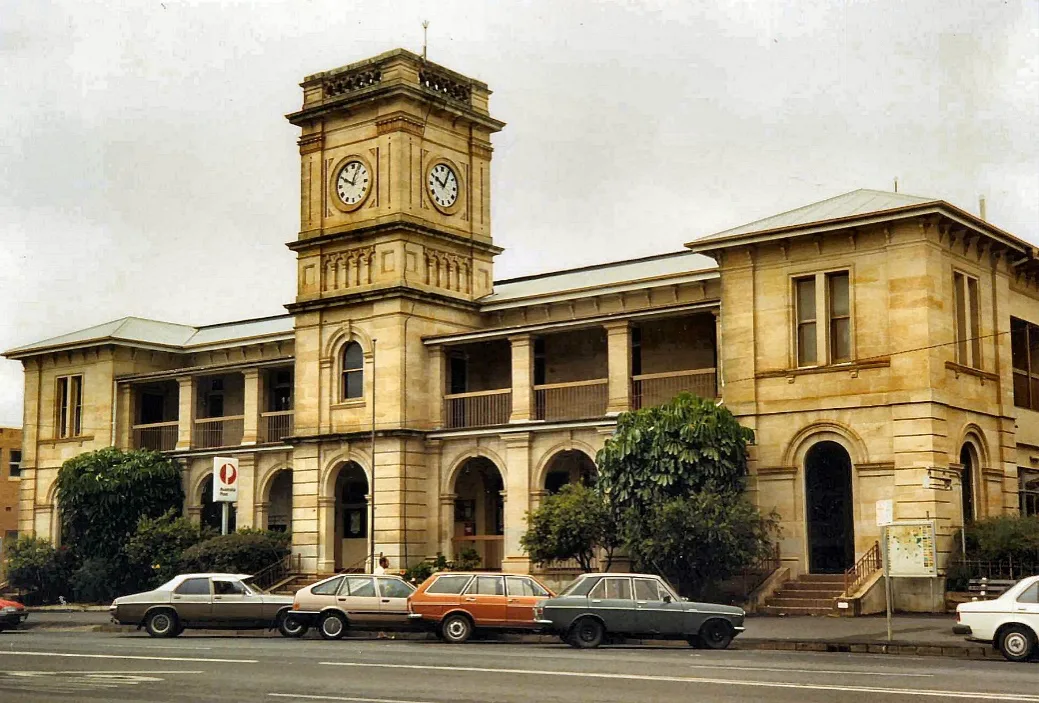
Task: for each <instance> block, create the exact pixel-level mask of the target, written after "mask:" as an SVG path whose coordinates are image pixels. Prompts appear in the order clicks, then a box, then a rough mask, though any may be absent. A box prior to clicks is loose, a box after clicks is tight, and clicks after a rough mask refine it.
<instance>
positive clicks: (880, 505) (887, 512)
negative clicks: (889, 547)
mask: <svg viewBox="0 0 1039 703" xmlns="http://www.w3.org/2000/svg"><path fill="white" fill-rule="evenodd" d="M894 521H895V501H893V500H878V501H877V526H879V527H883V526H884V525H890V524H891V523H893V522H894Z"/></svg>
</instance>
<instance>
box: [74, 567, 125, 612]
mask: <svg viewBox="0 0 1039 703" xmlns="http://www.w3.org/2000/svg"><path fill="white" fill-rule="evenodd" d="M125 583H126V578H125V574H123V573H120V564H119V563H118V562H114V561H111V560H109V559H102V558H99V557H94V558H93V559H87V560H86V561H84V562H83V565H82V566H80V567H79V568H78V569H76V570H75V571H73V572H72V577H71V578H70V579H69V585H70V586H71V587H72V595H73V597H74V598H75V600H76V602H77V603H109V602H111V600H112V599H113V598H115V597H116V596H119V595H122V594H123V590H124V584H125Z"/></svg>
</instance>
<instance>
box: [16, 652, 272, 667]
mask: <svg viewBox="0 0 1039 703" xmlns="http://www.w3.org/2000/svg"><path fill="white" fill-rule="evenodd" d="M0 656H8V657H69V658H75V659H136V660H139V661H153V662H213V663H214V664H259V663H260V662H259V660H258V659H204V658H202V657H145V656H142V655H139V654H68V653H65V652H0Z"/></svg>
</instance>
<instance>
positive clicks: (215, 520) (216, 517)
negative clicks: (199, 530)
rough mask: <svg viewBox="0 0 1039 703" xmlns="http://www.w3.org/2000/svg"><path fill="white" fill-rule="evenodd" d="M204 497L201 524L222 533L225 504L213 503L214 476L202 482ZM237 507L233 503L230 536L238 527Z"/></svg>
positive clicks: (228, 521)
mask: <svg viewBox="0 0 1039 703" xmlns="http://www.w3.org/2000/svg"><path fill="white" fill-rule="evenodd" d="M200 489H201V493H202V495H201V496H200V501H199V502H200V503H201V505H202V513H201V522H202V526H203V527H211V528H212V529H214V530H216V531H217V532H218V533H219V532H220V527H221V522H222V520H223V510H224V509H223V507H221V506H222V505H223V503H214V502H213V474H210V475H209V476H207V477H206V480H205V481H203V482H202V485H201V487H200ZM237 513H238V511H237V505H236V504H235V503H231V510H230V513H229V514H228V518H227V532H228V534H230V533H232V532H234V531H235V529H236V527H235V525H236V522H237V521H236V516H237Z"/></svg>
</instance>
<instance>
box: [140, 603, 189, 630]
mask: <svg viewBox="0 0 1039 703" xmlns="http://www.w3.org/2000/svg"><path fill="white" fill-rule="evenodd" d="M144 629H145V630H147V631H148V634H149V635H151V636H152V637H176V636H177V635H179V634H180V633H181V632H182V629H181V626H180V621H179V620H178V619H177V614H176V613H175V612H174V611H172V610H168V609H166V608H163V609H161V610H153V611H152V612H150V613H148V619H147V620H145V621H144Z"/></svg>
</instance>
